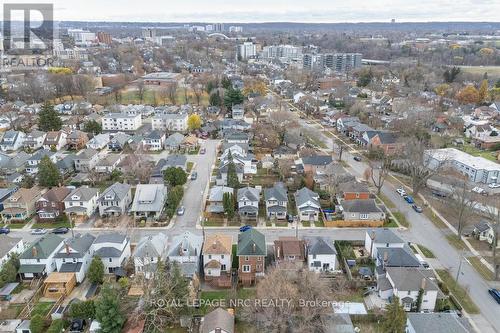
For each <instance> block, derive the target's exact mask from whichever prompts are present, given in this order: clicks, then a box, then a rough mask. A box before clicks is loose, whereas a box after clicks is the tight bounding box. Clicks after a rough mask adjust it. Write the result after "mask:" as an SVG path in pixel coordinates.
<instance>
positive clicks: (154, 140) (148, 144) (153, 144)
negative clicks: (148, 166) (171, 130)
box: [142, 130, 165, 151]
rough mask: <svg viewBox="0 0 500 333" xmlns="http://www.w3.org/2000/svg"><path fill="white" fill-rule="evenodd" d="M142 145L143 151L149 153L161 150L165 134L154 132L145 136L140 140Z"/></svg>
mask: <svg viewBox="0 0 500 333" xmlns="http://www.w3.org/2000/svg"><path fill="white" fill-rule="evenodd" d="M142 144H143V146H144V149H146V150H151V151H158V150H163V145H164V144H165V132H163V131H159V130H154V131H152V132H150V133H148V134H146V135H144V138H143V139H142Z"/></svg>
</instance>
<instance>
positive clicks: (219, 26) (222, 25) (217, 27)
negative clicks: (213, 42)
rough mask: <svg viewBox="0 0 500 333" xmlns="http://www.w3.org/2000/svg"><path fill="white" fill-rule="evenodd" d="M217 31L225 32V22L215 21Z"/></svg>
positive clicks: (214, 25)
mask: <svg viewBox="0 0 500 333" xmlns="http://www.w3.org/2000/svg"><path fill="white" fill-rule="evenodd" d="M213 27H214V31H215V32H223V31H224V23H214V24H213Z"/></svg>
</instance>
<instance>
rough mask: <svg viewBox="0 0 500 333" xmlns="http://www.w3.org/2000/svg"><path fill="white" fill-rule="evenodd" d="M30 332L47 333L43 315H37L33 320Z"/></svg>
mask: <svg viewBox="0 0 500 333" xmlns="http://www.w3.org/2000/svg"><path fill="white" fill-rule="evenodd" d="M30 331H31V333H42V332H45V320H44V319H43V317H42V315H41V314H38V313H37V314H35V315H34V316H33V317H32V318H31V322H30Z"/></svg>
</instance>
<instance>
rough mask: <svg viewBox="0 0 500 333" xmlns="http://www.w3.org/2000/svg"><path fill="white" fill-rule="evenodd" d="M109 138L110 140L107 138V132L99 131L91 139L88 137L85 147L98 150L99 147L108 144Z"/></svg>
mask: <svg viewBox="0 0 500 333" xmlns="http://www.w3.org/2000/svg"><path fill="white" fill-rule="evenodd" d="M109 140H110V139H109V134H107V133H101V134H97V135H96V136H94V137H93V138H92V139H90V140H89V141H88V142H87V143H86V144H85V146H86V147H87V148H92V149H95V150H100V149H103V148H104V147H106V146H107V145H108V143H109Z"/></svg>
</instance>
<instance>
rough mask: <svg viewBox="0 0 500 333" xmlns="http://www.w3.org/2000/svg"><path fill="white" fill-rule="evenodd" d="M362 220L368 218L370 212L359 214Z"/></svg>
mask: <svg viewBox="0 0 500 333" xmlns="http://www.w3.org/2000/svg"><path fill="white" fill-rule="evenodd" d="M359 218H360V219H361V220H368V214H359Z"/></svg>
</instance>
